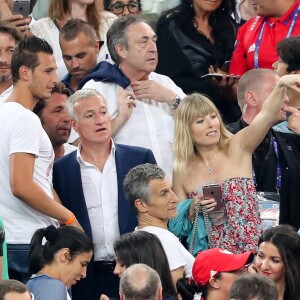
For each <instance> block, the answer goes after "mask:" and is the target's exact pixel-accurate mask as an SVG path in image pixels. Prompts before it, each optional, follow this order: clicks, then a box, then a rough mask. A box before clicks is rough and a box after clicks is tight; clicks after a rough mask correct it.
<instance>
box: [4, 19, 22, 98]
mask: <svg viewBox="0 0 300 300" xmlns="http://www.w3.org/2000/svg"><path fill="white" fill-rule="evenodd" d="M21 39H22V36H21V33H20V32H19V31H18V30H17V29H16V28H15V27H14V26H12V25H11V24H10V23H6V22H1V24H0V102H4V101H5V100H6V99H7V98H8V97H9V96H10V94H11V92H12V88H13V80H12V76H11V66H10V64H11V57H12V54H13V52H14V50H15V48H16V47H17V45H18V44H19V42H20V41H21Z"/></svg>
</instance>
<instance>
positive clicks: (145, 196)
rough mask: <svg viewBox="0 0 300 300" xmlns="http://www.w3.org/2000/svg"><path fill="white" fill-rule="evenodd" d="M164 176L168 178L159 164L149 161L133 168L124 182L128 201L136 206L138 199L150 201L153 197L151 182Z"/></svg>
mask: <svg viewBox="0 0 300 300" xmlns="http://www.w3.org/2000/svg"><path fill="white" fill-rule="evenodd" d="M164 178H166V173H165V172H164V171H163V170H162V169H161V168H160V167H159V166H157V165H153V164H149V163H147V164H143V165H139V166H136V167H134V168H132V169H131V170H130V171H129V172H128V174H127V175H126V177H125V179H124V183H123V185H124V193H125V197H126V199H127V201H128V202H129V203H130V205H131V206H132V207H134V208H135V205H134V202H135V200H136V199H142V200H143V201H145V202H146V203H149V201H150V197H151V194H150V188H149V182H150V181H151V180H153V179H164Z"/></svg>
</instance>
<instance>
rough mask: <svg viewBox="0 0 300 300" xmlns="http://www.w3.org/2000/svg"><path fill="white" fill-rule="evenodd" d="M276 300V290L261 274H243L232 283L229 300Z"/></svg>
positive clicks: (271, 282)
mask: <svg viewBox="0 0 300 300" xmlns="http://www.w3.org/2000/svg"><path fill="white" fill-rule="evenodd" d="M253 298H255V299H257V300H277V299H278V290H277V287H276V284H275V282H274V281H273V280H271V279H270V278H268V277H266V276H263V275H261V274H250V273H249V274H245V275H242V276H241V277H239V278H238V279H236V281H235V282H234V283H233V285H232V287H231V290H230V294H229V299H234V300H251V299H253Z"/></svg>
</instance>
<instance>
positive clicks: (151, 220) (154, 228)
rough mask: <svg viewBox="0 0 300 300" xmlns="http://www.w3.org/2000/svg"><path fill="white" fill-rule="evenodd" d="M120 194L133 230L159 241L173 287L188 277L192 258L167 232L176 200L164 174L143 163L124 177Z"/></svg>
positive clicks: (174, 237)
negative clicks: (131, 215) (134, 221)
mask: <svg viewBox="0 0 300 300" xmlns="http://www.w3.org/2000/svg"><path fill="white" fill-rule="evenodd" d="M124 192H125V196H126V199H127V200H128V201H129V203H130V204H131V206H132V207H134V208H135V210H136V213H137V219H138V227H137V230H144V231H147V232H150V233H153V234H155V235H157V237H158V238H159V239H160V241H161V243H162V246H163V248H164V250H165V252H166V255H167V258H168V261H169V265H170V270H171V275H172V279H173V282H174V284H176V282H177V280H178V279H179V278H182V277H184V276H186V277H191V275H192V267H193V263H194V260H195V259H194V257H193V256H192V254H190V253H189V252H188V250H186V249H185V248H184V246H183V245H182V244H181V243H180V241H179V239H178V238H177V237H176V236H175V235H174V234H173V233H172V232H170V231H169V230H168V221H169V220H170V219H172V218H175V217H176V216H177V204H178V202H179V200H178V198H177V196H176V195H175V193H174V192H173V190H172V185H171V183H170V181H169V180H168V179H167V178H166V173H165V172H164V171H163V170H162V169H161V168H160V167H158V166H157V165H151V164H143V165H139V166H137V167H134V168H132V169H131V170H130V171H129V172H128V174H127V175H126V177H125V180H124ZM149 251H151V249H149ZM149 255H151V253H149Z"/></svg>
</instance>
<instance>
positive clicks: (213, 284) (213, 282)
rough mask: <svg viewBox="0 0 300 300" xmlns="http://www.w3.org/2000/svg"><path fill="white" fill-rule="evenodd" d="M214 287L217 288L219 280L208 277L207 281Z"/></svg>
mask: <svg viewBox="0 0 300 300" xmlns="http://www.w3.org/2000/svg"><path fill="white" fill-rule="evenodd" d="M208 283H209V284H210V285H211V286H212V287H213V288H214V289H219V288H220V280H219V279H216V278H214V277H212V278H210V279H209V282H208Z"/></svg>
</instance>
